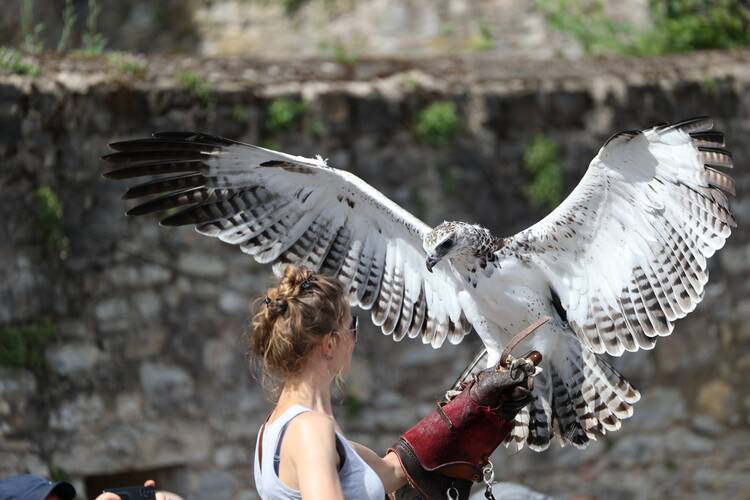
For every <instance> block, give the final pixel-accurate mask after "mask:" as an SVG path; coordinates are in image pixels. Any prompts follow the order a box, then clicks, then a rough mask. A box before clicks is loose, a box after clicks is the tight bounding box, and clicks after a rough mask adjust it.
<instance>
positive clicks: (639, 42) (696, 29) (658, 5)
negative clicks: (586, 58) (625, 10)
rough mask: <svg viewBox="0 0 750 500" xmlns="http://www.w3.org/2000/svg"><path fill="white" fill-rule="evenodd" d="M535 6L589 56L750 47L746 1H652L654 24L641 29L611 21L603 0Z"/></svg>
mask: <svg viewBox="0 0 750 500" xmlns="http://www.w3.org/2000/svg"><path fill="white" fill-rule="evenodd" d="M536 6H537V8H538V9H539V10H541V11H542V12H543V13H544V14H545V16H546V17H547V20H548V22H549V23H550V24H551V25H552V26H553V27H554V28H556V29H557V30H558V31H561V32H563V33H568V34H570V35H572V36H573V37H574V38H575V39H576V40H577V41H578V42H579V43H580V44H581V47H582V48H583V50H584V51H585V52H586V53H587V54H600V53H607V52H617V53H623V54H633V55H641V56H649V55H659V54H665V53H670V52H686V51H691V50H698V49H710V48H717V49H727V48H733V47H740V46H747V45H750V6H748V4H747V2H745V1H744V0H651V1H650V2H649V8H650V11H651V18H652V24H653V26H652V28H651V29H648V30H644V31H637V30H635V29H634V28H633V27H632V26H630V25H628V24H626V23H619V22H615V21H614V20H612V19H610V18H609V17H608V16H607V14H606V12H605V11H604V4H603V2H602V1H601V0H537V2H536Z"/></svg>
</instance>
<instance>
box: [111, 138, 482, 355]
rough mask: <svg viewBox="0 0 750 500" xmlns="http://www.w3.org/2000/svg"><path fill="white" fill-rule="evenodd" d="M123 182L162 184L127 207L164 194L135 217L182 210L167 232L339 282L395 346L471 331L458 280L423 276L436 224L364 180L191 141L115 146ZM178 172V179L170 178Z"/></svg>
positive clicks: (219, 141)
mask: <svg viewBox="0 0 750 500" xmlns="http://www.w3.org/2000/svg"><path fill="white" fill-rule="evenodd" d="M110 147H112V149H114V150H115V151H116V152H115V153H112V154H110V155H107V156H105V157H104V159H105V160H107V161H109V162H111V163H115V164H117V165H118V167H119V168H117V169H115V170H112V171H110V172H107V173H106V174H105V175H106V176H107V177H109V178H113V179H128V178H134V177H143V176H157V177H156V178H155V179H151V180H149V181H147V182H145V183H142V184H139V185H137V186H133V187H131V188H130V189H129V190H128V191H127V192H126V193H125V196H124V197H125V198H141V197H144V196H149V195H159V196H156V197H155V198H152V199H149V200H147V201H145V202H142V203H141V204H140V205H137V206H136V207H134V208H132V209H131V210H130V211H128V215H143V214H148V213H153V212H160V211H171V212H173V211H175V210H179V211H177V212H176V213H170V214H168V216H167V217H166V218H164V219H162V221H161V224H162V225H168V226H178V225H194V226H195V228H196V230H197V231H198V232H200V233H202V234H205V235H208V236H213V237H216V238H219V239H220V240H222V241H224V242H227V243H230V244H235V245H239V247H240V249H241V250H242V251H243V252H245V253H247V254H250V255H252V256H253V257H254V258H255V260H256V261H258V262H260V263H273V264H274V272H275V273H276V274H277V275H279V274H281V273H282V269H283V267H284V266H285V265H287V264H290V263H293V264H300V265H305V266H307V267H309V268H311V269H313V270H315V271H320V272H322V273H325V274H328V275H332V276H336V277H337V278H338V279H339V280H340V281H341V282H342V283H343V285H344V288H345V290H346V292H347V293H348V296H349V301H350V303H351V304H352V305H358V306H360V307H362V308H363V309H371V310H372V313H371V314H372V320H373V322H374V323H375V324H376V325H378V326H380V328H381V329H382V331H383V333H384V334H390V335H392V336H393V338H394V339H395V340H401V339H402V338H403V337H405V336H408V337H411V338H414V337H418V336H419V337H421V338H422V341H423V342H424V343H429V344H431V345H432V346H433V347H440V346H441V345H442V344H443V342H444V341H445V339H448V341H449V342H451V343H454V344H455V343H458V342H460V341H461V339H462V338H463V337H464V335H466V334H467V333H468V332H469V331H471V324H470V323H469V322H468V320H467V319H466V316H465V315H464V313H463V311H462V309H461V307H460V305H459V303H458V300H457V295H458V291H459V290H460V283H458V281H457V279H456V278H455V277H454V276H452V275H451V274H449V272H446V271H445V270H442V269H438V268H435V269H434V270H433V273H429V272H428V271H427V269H426V267H425V258H426V256H425V253H424V251H423V249H422V238H423V236H424V235H425V234H426V233H427V232H428V231H429V229H430V228H429V227H428V226H427V225H425V224H424V223H423V222H422V221H420V220H419V219H417V218H416V217H414V216H413V215H411V214H410V213H409V212H407V211H406V210H404V209H403V208H401V207H399V206H398V205H397V204H396V203H394V202H393V201H391V200H390V199H388V198H387V197H385V196H384V195H383V194H382V193H380V192H379V191H377V190H376V189H374V188H373V187H372V186H370V185H369V184H367V183H365V182H364V181H362V180H361V179H360V178H358V177H357V176H355V175H353V174H351V173H349V172H345V171H341V170H337V169H335V168H331V167H329V166H328V165H327V164H326V162H325V161H323V160H322V159H320V158H318V159H310V158H303V157H299V156H292V155H288V154H284V153H279V152H276V151H271V150H268V149H264V148H261V147H257V146H251V145H248V144H243V143H239V142H236V141H232V140H229V139H224V138H221V137H216V136H211V135H208V134H202V133H193V132H164V133H157V134H154V136H153V138H148V139H137V140H130V141H124V142H117V143H113V144H111V145H110ZM169 174H176V175H169Z"/></svg>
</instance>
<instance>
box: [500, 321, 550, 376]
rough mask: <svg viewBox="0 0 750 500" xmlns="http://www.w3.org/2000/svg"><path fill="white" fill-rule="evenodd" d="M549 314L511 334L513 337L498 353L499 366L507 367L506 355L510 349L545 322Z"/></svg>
mask: <svg viewBox="0 0 750 500" xmlns="http://www.w3.org/2000/svg"><path fill="white" fill-rule="evenodd" d="M550 319H552V318H550V317H549V316H542V317H541V318H539V319H538V320H536V321H534V322H533V323H532V324H530V325H529V326H527V327H526V328H524V329H523V330H521V331H520V332H518V333H517V334H515V335H514V336H513V338H512V339H511V340H510V342H508V345H507V346H505V349H503V352H502V353H501V354H500V366H502V367H503V368H508V366H507V364H508V356H510V351H512V350H513V348H514V347H516V346H517V345H518V344H519V343H521V341H522V340H523V339H525V338H526V337H528V336H529V335H531V334H532V333H534V330H536V329H537V328H539V327H540V326H542V325H543V324H545V323H546V322H547V321H549V320H550Z"/></svg>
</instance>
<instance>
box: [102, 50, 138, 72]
mask: <svg viewBox="0 0 750 500" xmlns="http://www.w3.org/2000/svg"><path fill="white" fill-rule="evenodd" d="M107 62H108V63H109V65H110V66H112V67H113V68H114V69H115V71H117V72H118V73H119V74H121V75H128V76H131V77H133V78H143V77H144V76H146V69H147V68H148V65H147V63H146V60H145V59H143V58H141V57H138V56H135V55H133V54H127V53H125V52H109V53H108V54H107Z"/></svg>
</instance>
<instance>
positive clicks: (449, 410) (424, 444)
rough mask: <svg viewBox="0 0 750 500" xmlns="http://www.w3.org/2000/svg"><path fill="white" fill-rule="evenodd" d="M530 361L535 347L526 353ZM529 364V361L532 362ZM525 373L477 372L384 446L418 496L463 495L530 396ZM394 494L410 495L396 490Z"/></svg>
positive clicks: (535, 356)
mask: <svg viewBox="0 0 750 500" xmlns="http://www.w3.org/2000/svg"><path fill="white" fill-rule="evenodd" d="M527 359H529V360H530V361H531V363H533V364H536V363H538V362H539V361H540V360H541V356H540V355H539V354H538V353H533V355H530V356H529V358H527ZM533 364H532V365H531V367H532V368H533ZM531 380H532V379H531V378H530V377H529V374H528V373H526V374H522V376H520V377H517V378H516V379H514V378H512V377H511V376H510V374H509V372H508V371H507V370H505V369H487V370H484V371H483V372H481V373H480V374H479V375H478V377H477V378H476V379H475V380H474V381H472V382H471V383H470V384H469V385H468V386H467V387H465V388H464V389H463V391H462V392H461V393H460V394H458V395H457V396H456V397H455V398H453V399H451V400H450V401H448V402H447V403H439V404H438V408H437V409H436V410H435V411H433V412H432V413H430V414H429V415H427V416H426V417H424V418H423V419H422V420H420V421H419V422H418V423H417V424H416V425H414V426H413V427H412V428H411V429H409V430H408V431H406V432H405V433H404V434H403V435H402V436H401V439H399V441H398V443H396V444H395V445H394V447H393V448H391V449H390V450H389V451H394V452H395V453H396V455H397V456H398V459H399V462H400V463H401V467H402V468H403V470H404V472H405V473H406V476H407V478H408V481H409V484H410V485H411V486H412V487H413V488H414V489H415V490H416V492H417V493H418V494H419V496H420V497H421V498H425V499H432V498H435V499H437V498H440V499H442V498H446V492H447V490H448V489H451V488H452V489H454V495H455V497H456V498H461V499H467V498H468V495H469V490H470V489H471V483H472V482H477V481H480V480H481V479H482V468H483V467H484V465H486V464H487V462H488V459H489V456H490V455H491V454H492V452H493V451H495V449H496V448H497V447H498V446H499V445H500V443H502V442H503V441H504V440H505V438H507V437H508V435H509V434H510V432H511V431H512V430H513V425H514V424H513V419H514V418H515V415H516V413H517V412H518V411H520V410H521V408H523V407H524V406H525V405H526V404H528V402H529V401H530V400H531V397H532V396H531V392H530V389H531ZM397 498H401V499H406V498H408V499H411V498H415V497H414V494H413V492H412V493H411V494H410V493H409V492H400V494H397Z"/></svg>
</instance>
